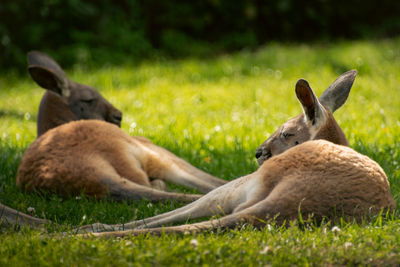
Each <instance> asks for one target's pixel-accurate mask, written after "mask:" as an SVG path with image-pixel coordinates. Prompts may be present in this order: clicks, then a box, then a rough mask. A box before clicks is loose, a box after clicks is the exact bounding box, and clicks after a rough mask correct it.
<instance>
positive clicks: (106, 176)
mask: <svg viewBox="0 0 400 267" xmlns="http://www.w3.org/2000/svg"><path fill="white" fill-rule="evenodd" d="M28 65H29V66H28V70H29V73H30V75H31V77H32V79H33V80H34V81H35V82H36V83H37V84H38V85H40V86H41V87H43V88H44V89H46V93H45V94H44V96H43V98H42V100H41V102H40V107H39V113H38V120H37V134H38V138H37V139H36V140H35V141H34V142H33V143H32V144H31V145H30V147H29V148H28V149H27V150H26V152H25V154H24V155H23V158H22V160H21V164H20V166H19V169H18V175H17V185H18V186H19V187H20V188H21V189H23V190H27V191H32V190H46V191H52V192H56V193H57V194H59V195H79V194H80V193H82V192H83V193H84V194H86V195H88V196H96V197H98V198H102V197H104V196H106V195H109V196H110V197H111V198H112V199H114V200H118V201H119V200H136V199H143V198H146V199H149V200H154V201H161V200H167V199H171V200H179V201H193V200H196V199H198V198H200V197H201V195H197V194H181V193H173V192H166V191H162V190H159V189H164V188H165V183H164V181H168V182H173V183H176V184H180V185H183V186H187V187H190V188H195V189H197V190H199V191H201V192H209V191H211V190H213V189H215V188H217V187H218V186H221V185H223V184H225V183H226V181H225V180H221V179H219V178H216V177H214V176H212V175H209V174H207V173H205V172H203V171H201V170H199V169H197V168H195V167H194V166H192V165H190V164H189V163H187V162H186V161H184V160H183V159H181V158H178V157H177V156H175V155H174V154H172V153H171V152H169V151H167V150H165V149H163V148H161V147H158V146H156V145H154V144H153V143H151V142H150V141H149V140H147V139H146V138H144V137H131V136H129V135H128V134H126V133H125V132H124V131H122V130H121V129H120V128H119V126H120V125H121V119H122V113H121V112H120V111H119V110H118V109H116V108H115V107H114V106H113V105H111V104H110V103H109V102H108V101H107V100H105V99H104V98H103V97H102V96H101V95H100V94H99V93H98V92H97V91H96V90H95V89H93V88H91V87H89V86H86V85H82V84H79V83H76V82H74V81H72V80H70V79H68V77H67V76H66V74H65V73H64V71H63V70H62V68H61V67H60V66H59V65H58V64H57V62H55V61H54V60H53V59H52V58H50V57H49V56H48V55H46V54H44V53H41V52H30V53H28ZM1 208H2V206H0V216H2V217H3V218H9V219H10V220H11V218H14V217H15V216H16V215H17V213H18V212H17V211H15V210H13V209H10V208H3V209H1ZM18 214H20V213H18ZM27 218H29V217H23V216H22V217H21V219H24V220H25V221H29V220H28V219H27Z"/></svg>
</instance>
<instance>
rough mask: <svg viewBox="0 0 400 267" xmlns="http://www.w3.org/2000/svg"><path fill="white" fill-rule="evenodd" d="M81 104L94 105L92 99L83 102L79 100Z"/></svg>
mask: <svg viewBox="0 0 400 267" xmlns="http://www.w3.org/2000/svg"><path fill="white" fill-rule="evenodd" d="M81 102H83V103H86V104H88V105H92V104H93V103H94V99H85V100H83V99H82V100H81Z"/></svg>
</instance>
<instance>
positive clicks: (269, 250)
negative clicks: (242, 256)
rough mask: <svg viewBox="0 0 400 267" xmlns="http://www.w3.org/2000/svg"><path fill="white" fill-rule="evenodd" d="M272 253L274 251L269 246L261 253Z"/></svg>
mask: <svg viewBox="0 0 400 267" xmlns="http://www.w3.org/2000/svg"><path fill="white" fill-rule="evenodd" d="M270 252H272V249H271V248H270V247H269V246H266V247H265V248H264V249H263V250H262V251H261V252H260V253H261V254H268V253H270Z"/></svg>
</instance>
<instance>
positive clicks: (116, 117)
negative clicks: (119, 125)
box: [113, 113, 122, 122]
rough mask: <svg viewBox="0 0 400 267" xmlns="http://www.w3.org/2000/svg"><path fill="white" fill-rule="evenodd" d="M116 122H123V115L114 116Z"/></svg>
mask: <svg viewBox="0 0 400 267" xmlns="http://www.w3.org/2000/svg"><path fill="white" fill-rule="evenodd" d="M113 118H114V120H116V121H119V122H121V121H122V113H116V114H114V115H113Z"/></svg>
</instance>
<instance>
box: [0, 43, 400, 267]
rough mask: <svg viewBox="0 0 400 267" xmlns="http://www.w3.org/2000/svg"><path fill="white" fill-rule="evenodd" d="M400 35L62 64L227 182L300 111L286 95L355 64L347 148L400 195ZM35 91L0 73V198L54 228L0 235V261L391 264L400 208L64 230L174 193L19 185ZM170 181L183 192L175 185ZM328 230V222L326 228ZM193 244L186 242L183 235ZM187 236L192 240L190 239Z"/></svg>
mask: <svg viewBox="0 0 400 267" xmlns="http://www.w3.org/2000/svg"><path fill="white" fill-rule="evenodd" d="M399 47H400V39H391V40H386V41H369V42H367V41H358V42H338V43H334V44H329V45H328V44H310V45H307V44H296V45H295V44H293V45H287V44H286V45H285V44H279V43H271V44H269V45H267V46H265V47H263V48H260V49H259V50H258V51H255V52H250V51H242V52H239V53H235V54H232V55H223V56H220V57H218V58H214V59H203V60H202V59H184V60H179V61H172V60H167V61H165V60H160V61H158V62H145V63H142V64H140V65H135V64H134V63H132V64H130V65H123V66H118V67H117V66H114V67H110V66H102V67H99V68H97V69H87V68H86V67H85V66H82V65H79V64H78V65H76V66H75V67H74V68H73V69H70V70H67V73H68V75H69V76H70V77H71V78H72V79H73V80H75V81H78V82H80V83H84V84H88V85H91V86H94V87H96V88H97V89H98V90H99V91H100V92H101V93H102V94H103V95H104V96H105V97H106V98H107V99H109V100H110V102H112V103H113V104H114V105H115V106H116V107H118V108H119V109H120V110H122V111H123V112H124V118H123V124H122V128H123V130H124V131H126V132H128V133H129V134H131V135H142V136H146V137H148V138H150V139H151V140H152V141H153V142H154V143H156V144H158V145H160V146H163V147H165V148H167V149H169V150H171V151H172V152H174V153H175V154H177V155H179V156H181V157H183V158H185V159H186V160H188V161H189V162H191V163H192V164H193V165H195V166H197V167H199V168H201V169H203V170H205V171H207V172H210V173H212V174H214V175H216V176H218V177H222V178H224V179H227V180H231V179H235V178H237V177H239V176H242V175H245V174H248V173H251V172H253V171H254V170H256V169H257V164H256V161H255V159H254V152H255V149H256V148H257V147H258V145H260V144H261V143H262V142H263V141H264V140H265V139H266V137H267V136H269V135H270V134H271V133H273V132H274V130H275V129H277V128H278V126H279V125H281V124H282V123H283V122H285V121H286V120H288V119H289V118H291V117H293V116H295V115H297V114H299V113H300V112H301V107H300V105H299V104H298V102H297V99H296V97H295V93H294V85H295V83H296V81H297V79H299V78H305V79H307V80H308V81H309V82H310V85H311V87H312V88H313V89H314V90H315V91H316V92H317V94H318V95H320V94H321V93H322V91H323V90H324V89H325V88H326V87H327V86H329V84H330V83H332V82H333V81H334V80H335V79H336V78H337V76H338V75H340V74H341V73H343V72H345V71H347V70H349V69H357V70H358V71H359V74H358V76H357V78H356V81H355V83H354V86H353V89H352V91H351V93H350V97H349V99H348V102H347V103H346V104H345V105H344V106H343V107H342V108H341V109H339V110H338V111H337V112H336V113H335V117H336V119H337V121H338V122H339V125H340V126H341V127H342V129H343V130H344V132H345V134H346V136H347V137H348V139H349V142H350V145H351V147H353V148H354V149H356V150H357V151H359V152H361V153H363V154H366V155H368V156H369V157H371V158H373V159H374V160H376V161H377V162H378V163H379V164H380V165H381V166H382V167H383V168H384V170H385V171H386V173H387V175H388V178H389V181H390V183H391V190H392V194H393V196H394V198H395V200H396V203H397V205H399V201H400V167H399V163H400V143H399V142H398V140H400V108H399V107H400V89H399V88H400V49H399ZM43 92H44V91H43V90H42V89H40V88H39V87H38V86H37V85H35V84H34V83H33V82H32V81H31V80H30V79H29V78H28V77H27V76H26V77H18V76H16V75H14V74H13V73H9V74H8V75H4V76H0V99H1V101H0V120H1V124H0V133H1V134H0V151H1V152H0V202H2V203H4V204H7V205H9V206H11V207H13V208H16V209H18V210H21V211H23V212H27V209H28V207H34V208H35V211H36V216H38V217H42V218H47V219H51V220H53V221H55V222H57V223H59V224H61V225H63V227H61V228H60V229H50V230H51V233H50V234H43V233H39V232H36V231H31V230H25V229H24V230H22V231H14V230H13V229H10V230H6V231H3V232H1V233H0V265H1V266H6V265H8V266H21V265H56V264H60V263H61V264H65V265H105V264H106V265H122V266H130V265H140V266H141V265H172V264H173V265H198V264H202V265H229V264H232V265H234V266H237V265H238V266H249V265H250V266H253V265H268V264H272V265H279V266H282V265H293V264H298V265H329V264H332V265H395V264H398V263H399V262H400V251H399V250H400V249H399V246H398V244H400V218H399V216H398V214H399V213H398V211H396V214H395V215H394V216H392V217H390V218H386V219H384V220H383V222H382V220H381V219H382V218H378V219H377V220H375V221H373V222H372V223H370V224H369V223H364V224H362V225H357V224H344V223H343V224H340V225H338V227H339V228H340V231H332V227H333V226H332V225H331V224H330V223H326V224H323V225H322V226H309V227H299V226H298V225H297V224H293V225H292V226H290V227H288V228H279V227H275V226H273V225H272V226H271V227H270V229H268V228H265V229H263V230H261V231H258V230H254V229H251V228H245V229H242V230H234V231H227V232H222V233H221V232H216V233H204V234H199V235H188V236H173V235H163V236H161V237H149V236H139V237H131V238H126V239H115V240H96V239H82V238H78V237H65V236H63V235H61V234H59V233H58V232H61V231H63V230H65V229H66V228H67V227H70V226H71V225H72V226H76V225H82V224H87V223H92V222H96V221H101V222H104V223H122V222H126V221H129V220H131V219H133V218H145V217H148V216H152V215H155V214H159V213H162V212H165V211H167V210H171V209H174V208H176V207H179V206H181V205H182V203H176V202H167V203H152V204H150V203H149V202H147V201H141V202H138V203H115V202H112V201H110V200H107V199H106V200H101V201H96V200H94V199H87V198H85V197H80V198H77V199H76V198H70V199H61V198H59V197H57V196H55V195H51V194H44V195H37V194H25V193H22V192H21V191H20V190H19V189H18V188H17V187H16V185H15V177H16V172H17V168H18V164H19V161H20V159H21V157H22V154H23V152H24V150H25V149H26V148H27V147H28V145H29V144H30V143H31V142H32V141H33V140H34V139H35V136H36V123H35V116H36V114H37V109H38V105H39V101H40V98H41V96H42V94H43ZM177 189H178V190H184V189H183V188H180V187H177ZM334 229H335V228H334ZM194 239H195V240H197V242H198V245H197V246H196V245H191V242H192V243H193V242H194V241H192V240H194ZM194 243H195V242H194Z"/></svg>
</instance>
